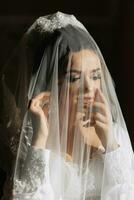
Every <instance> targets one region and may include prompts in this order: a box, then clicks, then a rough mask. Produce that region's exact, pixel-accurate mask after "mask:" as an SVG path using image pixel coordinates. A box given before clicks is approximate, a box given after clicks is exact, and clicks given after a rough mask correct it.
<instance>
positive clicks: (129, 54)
mask: <svg viewBox="0 0 134 200" xmlns="http://www.w3.org/2000/svg"><path fill="white" fill-rule="evenodd" d="M1 3H2V2H1ZM57 11H61V12H65V13H68V14H74V15H75V16H76V18H77V19H78V20H80V21H81V22H82V23H83V24H84V25H85V26H86V28H87V29H88V31H89V32H90V34H91V35H92V36H93V37H94V39H95V41H96V42H97V44H98V46H99V47H100V49H101V51H102V54H103V56H104V58H105V61H106V63H107V66H108V68H109V70H110V72H111V75H112V77H113V79H114V81H115V84H116V92H117V95H118V99H119V102H120V105H121V109H122V112H123V115H124V118H125V121H126V124H127V128H128V131H129V134H130V137H131V141H132V144H133V147H134V136H133V133H134V120H133V118H134V117H133V113H134V106H133V104H134V86H133V85H134V1H133V0H88V1H82V0H81V1H79V2H78V1H76V0H72V1H70V0H57V1H54V0H53V1H52V0H49V1H45V0H43V1H41V0H36V1H34V0H33V1H31V0H29V1H28V0H27V1H26V0H24V1H22V0H21V1H20V0H18V1H13V0H11V1H7V0H5V1H3V5H1V6H0V68H2V67H3V65H4V63H5V62H6V61H7V60H8V57H9V56H10V54H11V53H12V51H13V49H14V48H15V47H16V45H17V44H18V42H19V40H20V39H21V37H22V35H23V34H24V32H25V31H26V30H27V28H28V27H29V26H30V25H31V24H32V23H33V22H34V21H35V20H36V19H37V18H38V17H39V16H43V15H47V14H50V13H54V12H57ZM12 78H13V77H12ZM3 153H4V152H3ZM0 174H2V175H1V178H0V184H2V183H3V180H4V178H5V174H4V173H3V172H2V171H1V172H0Z"/></svg>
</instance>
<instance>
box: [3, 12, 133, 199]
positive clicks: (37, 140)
mask: <svg viewBox="0 0 134 200" xmlns="http://www.w3.org/2000/svg"><path fill="white" fill-rule="evenodd" d="M24 41H25V42H24V43H25V44H26V48H24V49H23V63H24V64H25V62H24V60H25V59H27V63H28V64H27V66H28V65H29V66H30V65H31V70H29V71H30V76H27V73H28V72H27V70H26V71H25V73H24V74H25V76H24V77H25V79H27V82H23V81H22V82H23V84H22V85H21V86H22V87H25V88H28V90H25V94H26V93H27V105H28V106H27V109H24V102H23V103H20V102H22V99H23V98H24V97H23V96H21V95H18V99H19V101H18V102H19V103H18V107H19V108H20V109H21V110H23V113H24V114H23V117H22V116H21V118H22V128H21V135H20V140H19V147H18V150H17V156H16V160H15V166H14V173H13V189H12V195H10V197H11V196H12V197H11V199H13V200H22V199H23V200H26V199H27V200H44V199H47V200H112V199H114V200H127V199H128V198H129V200H133V199H134V169H133V164H134V163H133V150H132V147H131V142H130V139H129V135H128V131H127V128H126V125H125V121H124V119H123V115H122V112H121V109H120V106H119V103H118V100H117V97H116V93H115V89H114V84H113V80H112V78H111V76H110V73H109V71H108V69H107V67H106V64H105V62H104V60H103V57H102V55H101V53H100V50H99V48H98V47H97V45H96V43H95V41H94V40H93V38H92V37H91V36H90V34H89V33H88V32H87V30H86V29H85V27H84V26H83V25H82V24H81V23H80V22H79V21H78V20H77V19H76V18H75V17H74V16H73V15H67V14H64V13H61V12H57V13H55V14H53V15H47V16H44V17H40V18H39V19H37V20H36V21H35V23H34V24H33V25H32V26H31V27H30V28H29V30H28V31H27V32H26V34H25V36H24ZM24 52H25V54H26V57H25V56H24V55H25V54H24ZM17 53H20V52H17ZM29 68H30V67H29ZM23 70H24V69H23ZM26 77H30V78H29V79H28V78H26ZM22 79H23V78H22ZM5 80H6V75H5ZM28 80H29V82H28ZM25 83H27V85H28V86H27V87H26V86H25V85H24V84H25ZM6 88H7V85H6ZM19 90H21V87H20V88H19ZM23 90H24V89H23ZM26 91H27V92H26ZM21 98H22V99H21ZM24 110H25V112H24ZM3 199H6V195H5V197H3Z"/></svg>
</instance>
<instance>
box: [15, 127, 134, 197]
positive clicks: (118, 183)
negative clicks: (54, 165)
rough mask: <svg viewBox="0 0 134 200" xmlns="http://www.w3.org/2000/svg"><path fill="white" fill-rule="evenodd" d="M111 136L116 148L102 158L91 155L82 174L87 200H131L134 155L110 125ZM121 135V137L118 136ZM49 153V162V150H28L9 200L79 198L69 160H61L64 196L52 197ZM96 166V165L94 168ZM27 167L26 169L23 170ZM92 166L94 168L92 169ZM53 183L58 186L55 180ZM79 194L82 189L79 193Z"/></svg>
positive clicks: (97, 155) (102, 155)
mask: <svg viewBox="0 0 134 200" xmlns="http://www.w3.org/2000/svg"><path fill="white" fill-rule="evenodd" d="M114 130H115V137H116V140H117V141H118V144H119V145H120V147H119V148H118V149H116V150H114V151H112V152H109V153H107V155H106V156H104V154H100V153H94V156H93V158H92V159H91V162H90V165H89V172H88V173H87V174H83V178H87V180H88V187H87V189H86V199H87V200H100V199H102V200H117V199H118V200H134V182H133V180H134V171H133V168H132V167H133V165H134V156H133V151H132V150H131V148H130V146H129V144H127V143H126V139H125V135H126V134H123V129H122V128H121V127H118V126H117V125H115V126H114ZM122 135H124V138H123V137H122ZM50 154H53V159H55V160H56V159H57V156H56V155H55V154H54V153H52V152H51V151H50V150H43V149H38V148H37V147H31V149H30V152H29V155H28V156H27V161H26V165H25V167H24V177H23V178H22V179H21V181H19V180H16V182H15V188H14V196H13V200H42V199H43V200H77V199H79V198H78V196H80V194H79V191H80V188H79V187H80V184H79V176H78V174H77V165H76V164H72V163H71V162H70V161H68V162H67V161H65V160H64V159H62V162H63V163H64V165H63V166H64V169H63V170H65V174H66V179H65V180H66V183H65V184H66V191H65V192H64V196H62V197H59V198H58V199H57V197H55V193H54V190H53V187H52V181H53V180H52V178H50V176H49V158H50ZM104 159H105V176H106V178H107V180H108V186H107V188H106V189H105V194H104V195H103V198H102V197H101V185H102V180H103V177H102V172H103V168H104ZM94 164H96V165H94ZM27 166H28V167H27ZM93 166H96V168H93ZM56 181H57V184H58V180H56ZM81 191H82V190H81Z"/></svg>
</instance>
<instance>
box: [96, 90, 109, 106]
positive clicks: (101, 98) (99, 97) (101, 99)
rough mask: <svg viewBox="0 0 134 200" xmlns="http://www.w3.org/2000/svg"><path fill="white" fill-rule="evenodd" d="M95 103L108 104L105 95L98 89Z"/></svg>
mask: <svg viewBox="0 0 134 200" xmlns="http://www.w3.org/2000/svg"><path fill="white" fill-rule="evenodd" d="M95 101H97V102H102V103H105V104H106V103H107V101H106V98H105V96H104V94H103V93H102V91H101V90H100V89H99V88H97V89H96V93H95Z"/></svg>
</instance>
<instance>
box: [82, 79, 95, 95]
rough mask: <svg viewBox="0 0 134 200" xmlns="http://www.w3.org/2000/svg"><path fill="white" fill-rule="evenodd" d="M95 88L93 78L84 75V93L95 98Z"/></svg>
mask: <svg viewBox="0 0 134 200" xmlns="http://www.w3.org/2000/svg"><path fill="white" fill-rule="evenodd" d="M94 89H95V85H94V82H93V80H91V79H90V78H89V77H88V76H85V77H84V93H85V95H86V96H87V97H89V98H94Z"/></svg>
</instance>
